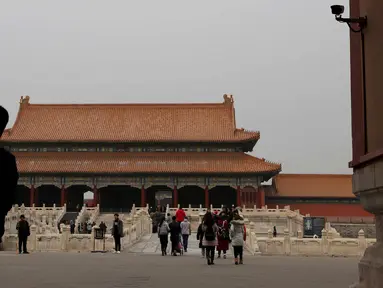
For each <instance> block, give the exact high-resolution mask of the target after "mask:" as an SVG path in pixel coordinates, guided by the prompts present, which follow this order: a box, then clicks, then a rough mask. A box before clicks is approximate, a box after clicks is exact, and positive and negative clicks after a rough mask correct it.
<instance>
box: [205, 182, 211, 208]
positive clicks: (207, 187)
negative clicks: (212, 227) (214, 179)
mask: <svg viewBox="0 0 383 288" xmlns="http://www.w3.org/2000/svg"><path fill="white" fill-rule="evenodd" d="M209 205H210V204H209V186H206V187H205V208H206V209H209Z"/></svg>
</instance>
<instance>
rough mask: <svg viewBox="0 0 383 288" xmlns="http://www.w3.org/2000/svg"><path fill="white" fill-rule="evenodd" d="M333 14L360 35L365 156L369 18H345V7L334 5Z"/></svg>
mask: <svg viewBox="0 0 383 288" xmlns="http://www.w3.org/2000/svg"><path fill="white" fill-rule="evenodd" d="M331 13H332V14H333V15H335V20H336V21H338V22H339V23H346V24H347V26H348V27H349V28H350V30H351V31H352V32H354V33H360V40H361V45H362V47H361V50H362V81H363V83H362V87H363V88H362V89H363V128H364V154H367V152H368V149H367V146H368V145H367V141H368V137H367V100H366V99H367V97H366V65H365V62H366V61H365V50H364V29H365V28H366V27H367V16H364V17H358V18H343V17H342V14H343V13H344V6H342V5H332V6H331ZM352 24H358V28H357V29H355V28H354V27H352Z"/></svg>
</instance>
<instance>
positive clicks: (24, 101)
mask: <svg viewBox="0 0 383 288" xmlns="http://www.w3.org/2000/svg"><path fill="white" fill-rule="evenodd" d="M29 99H30V97H29V96H28V95H25V96H21V97H20V105H22V106H24V105H28V104H29Z"/></svg>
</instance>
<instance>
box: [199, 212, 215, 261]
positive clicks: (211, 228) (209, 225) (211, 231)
mask: <svg viewBox="0 0 383 288" xmlns="http://www.w3.org/2000/svg"><path fill="white" fill-rule="evenodd" d="M202 231H203V233H204V236H203V239H202V245H203V246H204V247H205V249H206V259H207V265H214V254H215V247H216V246H217V245H218V241H217V232H218V226H217V224H215V222H214V219H213V215H212V214H211V212H208V213H206V215H205V219H204V222H203V225H202Z"/></svg>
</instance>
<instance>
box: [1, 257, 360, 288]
mask: <svg viewBox="0 0 383 288" xmlns="http://www.w3.org/2000/svg"><path fill="white" fill-rule="evenodd" d="M0 255H1V256H0V281H1V282H0V287H1V288H14V287H18V288H37V287H38V288H52V287H55V288H61V287H62V288H75V287H76V288H78V287H81V288H90V287H92V288H120V287H127V288H130V287H132V288H133V287H134V288H141V287H142V288H144V287H145V288H150V287H156V288H165V287H166V288H168V287H171V286H172V285H176V287H182V288H196V287H209V288H226V287H230V288H236V287H246V288H248V287H256V288H265V287H267V288H274V287H275V288H277V287H278V288H280V287H294V288H300V287H302V288H308V287H309V288H324V287H326V288H341V287H348V286H349V285H350V284H352V283H354V282H356V280H357V276H358V271H357V262H358V259H356V258H330V257H267V256H258V257H253V256H247V257H245V265H238V266H235V265H233V262H232V259H231V258H230V259H217V260H216V265H214V266H207V265H206V262H205V260H204V259H201V258H200V257H198V256H196V255H190V254H186V255H184V256H183V257H172V256H164V257H163V256H161V255H153V254H144V253H141V254H133V253H122V254H111V253H106V254H92V253H78V254H77V253H61V252H56V253H32V254H30V255H17V254H15V253H10V252H0Z"/></svg>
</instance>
